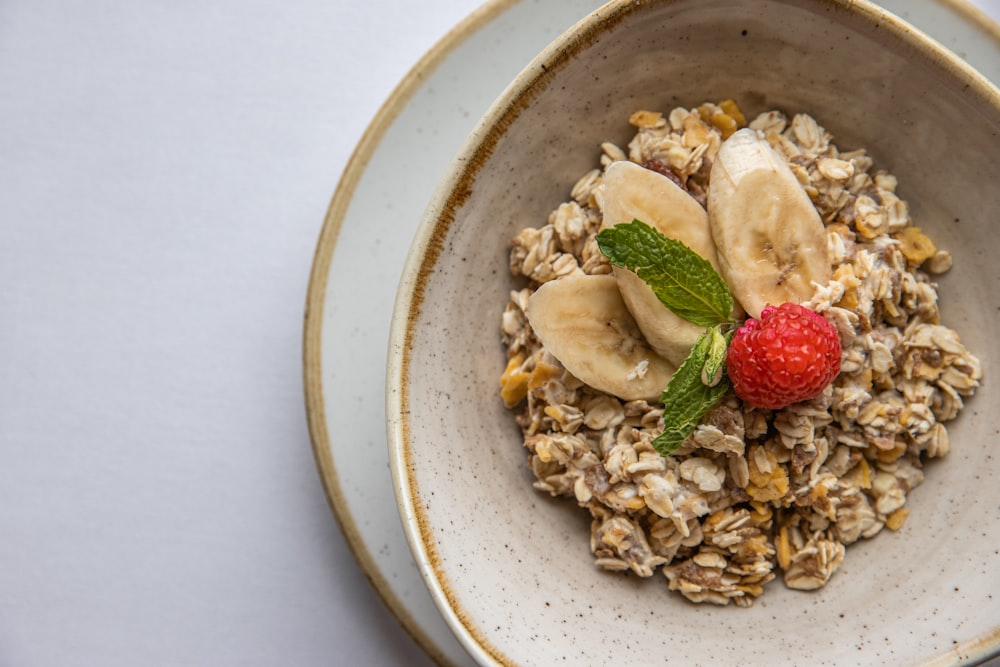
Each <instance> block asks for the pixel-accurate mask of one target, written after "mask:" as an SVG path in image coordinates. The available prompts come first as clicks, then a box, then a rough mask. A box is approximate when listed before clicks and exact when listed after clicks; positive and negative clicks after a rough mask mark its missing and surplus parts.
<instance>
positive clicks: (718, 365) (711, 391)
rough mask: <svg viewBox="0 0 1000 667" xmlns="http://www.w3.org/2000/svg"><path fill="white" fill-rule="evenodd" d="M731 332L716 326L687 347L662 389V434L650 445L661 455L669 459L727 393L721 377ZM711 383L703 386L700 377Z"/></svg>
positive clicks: (724, 382)
mask: <svg viewBox="0 0 1000 667" xmlns="http://www.w3.org/2000/svg"><path fill="white" fill-rule="evenodd" d="M731 337H732V331H730V332H728V333H723V332H722V326H721V325H717V326H714V327H712V328H711V329H708V330H707V331H705V332H704V333H703V334H701V336H699V337H698V341H697V342H696V343H695V344H694V347H693V348H691V354H689V355H688V357H687V359H685V360H684V363H683V364H681V366H680V368H678V369H677V372H675V373H674V375H673V377H672V378H670V382H669V383H668V384H667V388H666V389H664V390H663V395H662V397H661V400H662V401H663V432H662V433H660V435H658V436H656V438H655V439H654V440H653V446H654V447H655V448H656V451H658V452H659V453H660V454H661V455H663V456H670V455H671V454H673V453H674V452H675V451H677V448H678V447H680V446H681V443H682V442H684V441H685V440H686V439H687V437H688V436H689V435H691V434H692V433H693V432H694V429H695V427H697V426H698V424H699V423H701V418H702V417H703V416H704V415H705V413H706V412H708V411H709V410H710V409H711V408H712V406H713V405H715V404H716V403H718V402H719V399H721V398H722V397H723V396H724V395H725V393H726V392H727V391H729V387H730V384H729V378H728V377H726V375H725V359H726V348H727V347H728V345H729V339H730V338H731ZM706 376H707V378H709V379H710V380H715V384H714V385H711V386H710V385H709V384H706V383H705V382H704V381H703V377H706Z"/></svg>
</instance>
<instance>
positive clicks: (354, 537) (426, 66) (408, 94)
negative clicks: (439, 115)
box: [303, 0, 1000, 667]
mask: <svg viewBox="0 0 1000 667" xmlns="http://www.w3.org/2000/svg"><path fill="white" fill-rule="evenodd" d="M936 1H937V2H938V3H940V4H942V5H945V6H948V7H949V8H950V9H951V10H952V11H953V12H955V13H956V14H958V15H960V16H962V18H963V19H964V20H965V21H967V22H969V23H971V24H973V25H975V26H976V27H977V28H979V29H981V30H982V31H984V32H985V33H986V34H987V35H988V36H989V37H990V38H991V39H993V40H994V41H996V42H997V43H998V45H1000V25H998V24H997V23H996V22H994V21H993V20H991V19H990V17H989V16H987V15H986V14H985V13H984V12H983V11H982V10H980V9H979V8H977V7H975V6H973V5H971V4H969V2H967V0H936ZM517 2H519V0H487V2H485V3H484V4H483V6H481V7H480V8H479V9H477V10H475V11H474V12H473V13H471V14H470V15H469V16H467V17H466V18H465V19H464V20H462V21H461V22H460V23H458V24H457V25H456V26H455V27H454V28H452V29H451V30H450V31H449V32H448V33H446V34H445V35H444V36H443V37H442V38H441V39H440V40H439V41H438V42H437V43H436V44H435V45H434V46H433V47H431V49H430V50H429V51H428V52H427V53H426V54H425V55H424V56H423V57H422V58H421V59H420V60H419V61H418V62H417V63H416V64H415V65H414V66H413V67H412V68H411V69H410V71H409V72H408V73H407V74H406V75H405V76H404V78H403V79H402V80H401V81H400V82H399V83H398V84H397V86H396V88H395V89H393V91H392V92H391V93H390V95H389V97H388V98H387V99H386V100H385V102H384V103H383V104H382V106H381V107H380V108H379V110H378V112H377V113H376V115H375V116H374V117H373V119H372V121H371V122H370V123H369V125H368V127H367V128H366V129H365V132H364V133H363V135H362V137H361V139H360V140H359V142H358V144H357V146H356V147H355V149H354V151H353V153H352V154H351V157H350V159H349V160H348V163H347V165H346V166H345V168H344V171H343V172H342V174H341V177H340V180H339V181H338V183H337V186H336V189H335V190H334V193H333V196H332V198H331V201H330V205H329V207H328V209H327V213H326V216H325V218H324V221H323V225H322V228H321V230H320V234H319V238H318V240H317V244H316V250H315V253H314V257H313V265H312V270H311V272H310V276H309V284H308V290H307V295H306V304H305V313H304V327H303V382H304V390H305V405H306V417H307V421H308V427H309V433H310V439H311V443H312V450H313V456H314V458H315V461H316V466H317V470H318V472H319V476H320V481H321V482H322V485H323V489H324V492H325V494H326V497H327V501H328V504H329V506H330V509H331V511H332V512H333V514H334V516H335V517H336V519H337V522H338V525H339V526H340V530H341V532H342V534H343V536H344V538H345V540H346V541H347V544H348V547H349V548H350V549H351V551H352V553H353V554H354V557H355V559H356V560H357V562H358V564H359V565H360V567H361V569H362V571H363V572H364V574H365V576H366V578H367V579H368V581H369V583H370V584H371V585H372V587H373V588H374V589H375V592H376V593H377V594H378V595H379V597H380V598H381V600H382V602H383V603H384V604H385V606H386V607H387V608H388V609H389V611H390V612H391V613H392V614H393V615H394V616H395V617H396V618H397V619H398V620H399V622H400V624H401V625H402V626H403V628H404V630H405V631H406V632H407V633H408V634H409V635H410V636H411V637H412V638H413V639H414V640H415V641H416V643H417V644H418V645H419V646H420V647H421V648H423V649H424V650H425V651H426V652H427V654H428V655H429V656H430V658H431V659H432V660H433V661H434V662H436V663H437V664H438V665H441V666H442V667H450V666H451V665H452V663H451V661H450V660H448V659H447V657H446V656H445V655H444V653H443V652H442V651H441V650H440V648H439V647H438V646H436V645H435V644H434V642H433V640H432V638H431V637H429V636H428V635H427V633H426V632H424V631H423V629H422V628H421V627H420V624H419V623H418V622H417V620H416V619H415V618H414V617H413V615H412V614H411V613H410V612H409V610H407V608H406V606H405V605H404V604H403V602H402V600H400V599H399V597H398V596H396V595H395V593H394V592H393V591H392V588H391V587H390V586H389V584H388V582H387V580H386V577H385V575H384V574H383V573H382V572H380V571H379V568H378V564H377V563H376V562H375V560H374V558H373V557H372V555H371V552H370V551H369V550H368V548H367V547H366V546H365V544H364V541H363V540H362V538H361V534H360V531H359V530H358V527H357V524H356V523H355V518H354V517H353V516H352V515H351V514H350V513H349V511H348V509H347V504H346V502H345V496H344V493H343V490H342V488H341V485H340V477H339V475H338V472H337V468H336V462H335V461H334V460H333V457H332V455H331V452H330V431H329V429H328V428H327V423H326V418H325V411H324V399H323V396H324V394H323V382H322V365H321V362H322V359H321V342H322V336H323V329H322V321H323V310H324V303H325V298H326V289H327V285H328V281H329V274H330V268H331V265H332V261H333V255H334V250H335V248H336V244H337V239H338V237H339V234H340V229H341V226H342V224H343V221H344V218H345V216H346V213H347V209H348V207H349V205H350V202H351V200H352V199H353V197H354V193H355V188H356V187H357V185H358V183H359V181H360V180H361V177H362V176H363V174H364V173H365V170H366V169H367V167H368V163H369V161H370V160H371V158H372V155H373V154H374V152H375V150H376V149H377V148H378V146H379V145H380V143H381V142H382V140H383V138H384V137H385V134H386V133H387V132H388V130H389V128H391V127H392V125H393V123H394V122H395V120H396V118H397V117H398V116H399V114H400V113H401V112H402V110H403V108H404V107H405V106H406V104H407V103H408V102H409V100H410V99H411V98H412V97H413V96H414V95H415V94H416V92H417V91H418V90H419V89H420V87H421V85H422V84H423V83H424V81H425V80H426V77H427V76H429V75H430V74H431V73H432V72H433V71H434V70H435V69H436V68H437V66H438V65H439V64H440V63H441V62H442V61H443V60H444V59H445V58H446V57H447V56H448V55H449V54H450V53H451V52H452V51H454V50H455V49H456V48H457V47H458V46H460V45H461V44H462V43H463V42H464V41H465V40H466V39H468V38H469V37H471V36H472V35H473V34H475V33H476V32H477V31H478V30H480V29H481V28H483V27H484V26H486V25H488V24H489V23H490V22H491V21H493V20H494V19H495V18H496V17H497V16H499V15H500V14H502V13H503V12H504V11H506V10H508V9H509V8H510V7H511V6H513V5H514V4H517ZM428 268H429V267H428ZM418 311H419V308H417V310H416V311H415V312H414V315H415V314H416V312H418ZM466 627H467V628H468V626H467V624H466ZM477 639H478V638H477ZM995 639H996V637H993V636H991V637H987V638H983V639H982V640H980V641H979V642H976V646H979V647H980V648H984V645H985V644H986V643H989V642H990V641H991V640H995ZM971 648H975V646H973V647H971ZM504 664H509V663H504Z"/></svg>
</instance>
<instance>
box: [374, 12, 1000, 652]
mask: <svg viewBox="0 0 1000 667" xmlns="http://www.w3.org/2000/svg"><path fill="white" fill-rule="evenodd" d="M725 98H735V99H736V100H737V101H738V102H739V103H740V105H741V106H742V107H743V110H744V111H745V112H746V114H747V116H748V117H750V116H752V115H754V114H756V113H758V112H760V111H762V110H765V109H772V108H778V109H782V110H784V111H786V112H788V113H789V114H791V113H796V112H799V111H804V112H808V113H810V114H812V115H813V116H815V117H816V118H817V120H819V121H820V123H821V124H822V125H823V126H825V127H826V128H827V129H828V130H829V131H830V132H831V133H832V134H833V135H834V138H835V141H836V143H837V144H838V145H839V146H841V147H844V148H850V147H865V148H866V149H867V150H868V152H869V154H870V155H871V156H872V157H873V158H874V160H875V161H876V163H877V164H878V166H880V167H882V168H885V169H888V170H889V171H890V172H892V173H894V174H895V175H896V176H897V177H898V179H899V183H900V196H901V197H903V198H904V199H906V200H907V201H908V202H909V204H910V212H911V215H912V217H913V218H914V220H916V221H918V224H919V225H920V226H921V227H922V228H923V229H924V230H925V231H927V232H928V233H929V234H930V235H931V236H932V237H933V238H934V239H935V240H936V241H937V243H938V245H939V246H941V247H944V248H947V249H948V250H950V251H951V253H952V255H953V257H954V266H953V268H952V269H951V270H950V271H949V272H948V273H947V274H945V275H944V276H942V277H941V278H940V289H941V302H942V309H943V313H944V318H945V319H946V321H947V323H948V324H949V325H950V326H952V327H954V328H955V329H957V330H958V331H960V332H961V335H962V338H963V342H965V343H966V345H967V346H968V347H969V348H970V349H971V350H973V351H974V352H975V353H976V354H977V355H978V356H979V358H980V359H981V360H982V363H983V369H984V377H985V383H984V386H983V387H982V388H981V389H980V391H979V393H978V395H977V396H976V397H975V398H974V399H973V400H972V401H971V402H970V405H969V406H968V409H967V410H966V412H965V413H963V414H962V415H961V416H960V418H959V419H958V420H957V421H956V422H953V423H952V424H951V425H950V427H949V434H950V436H951V437H950V440H951V452H950V453H949V454H948V455H947V457H946V458H945V460H944V461H942V462H941V463H940V464H935V465H934V466H932V469H929V470H928V471H927V472H928V474H927V479H926V482H925V483H924V484H923V485H922V486H921V487H919V488H917V489H916V490H915V491H914V492H913V493H912V494H911V496H910V497H909V499H908V507H909V508H910V510H911V513H910V518H909V520H908V521H907V522H906V524H905V525H904V526H903V527H902V529H901V530H899V531H898V532H894V533H893V532H889V531H883V532H882V533H881V534H879V535H878V536H877V537H875V538H874V539H871V540H862V541H860V542H858V543H856V544H854V545H852V546H850V547H849V548H848V550H847V556H846V560H845V563H844V565H843V566H842V567H841V569H840V570H839V571H838V572H837V574H836V575H835V576H834V577H833V578H832V579H831V580H830V582H829V583H828V584H827V586H825V587H824V588H822V589H820V590H818V591H815V592H809V593H803V592H798V591H791V590H788V589H786V588H785V587H784V586H783V585H782V583H781V582H780V580H778V581H775V582H772V583H771V584H768V588H767V591H766V592H765V594H764V595H763V596H762V597H761V598H759V599H758V600H757V602H756V603H755V604H754V605H753V606H752V607H749V608H739V607H736V606H733V605H730V606H726V607H716V606H712V605H695V604H692V603H689V602H687V601H686V600H684V599H683V598H681V597H680V596H679V595H677V594H676V593H673V592H670V591H668V588H667V583H666V580H665V579H664V578H663V577H662V576H660V575H659V574H657V575H656V576H654V577H652V578H650V579H640V578H638V577H635V576H625V575H621V574H612V573H608V572H605V571H603V570H601V569H600V568H598V567H596V566H595V565H594V562H593V557H592V555H591V553H590V549H589V517H588V515H587V513H586V511H585V510H582V509H580V508H578V507H577V506H576V504H575V503H574V502H572V501H571V500H565V499H553V498H551V497H549V496H548V494H545V493H542V492H539V491H536V490H534V489H533V488H532V481H533V475H532V474H531V472H530V471H529V470H528V468H527V464H526V452H525V450H524V448H523V447H522V444H521V435H520V432H519V429H518V427H517V426H516V425H515V423H514V421H513V418H512V414H511V413H510V412H509V411H508V410H507V409H505V407H504V405H503V403H502V402H501V400H500V399H499V397H498V389H499V385H498V377H499V375H500V373H501V372H502V370H503V367H504V363H505V356H504V351H503V348H502V345H501V342H500V337H499V326H500V314H501V312H502V310H503V308H504V305H505V304H506V301H507V298H508V295H509V292H510V290H511V289H512V288H513V287H514V286H515V281H514V280H513V278H511V277H510V274H509V271H508V269H507V261H508V253H509V241H510V239H511V237H512V236H513V235H514V233H515V232H516V231H517V230H518V229H520V228H521V227H524V226H528V225H531V226H540V225H542V224H544V222H545V219H546V216H547V215H548V213H549V212H550V211H551V210H552V209H553V208H554V207H555V206H557V205H558V204H559V203H560V202H562V201H565V200H566V199H567V198H568V196H569V192H570V188H571V187H572V186H573V184H574V183H575V182H576V180H577V179H578V178H579V177H580V176H582V175H583V174H584V173H586V172H587V171H588V170H589V169H591V168H593V167H594V166H595V162H596V160H597V158H598V156H599V148H598V146H599V144H600V143H601V142H602V141H613V142H616V143H617V144H618V145H621V146H624V145H626V144H627V142H628V139H629V138H630V137H631V134H632V133H633V132H634V129H633V128H631V127H630V126H629V125H628V123H627V120H628V118H629V116H630V114H631V113H632V112H633V111H634V110H636V109H655V110H662V111H669V110H670V109H672V108H674V107H675V106H687V107H690V106H693V105H697V104H699V103H700V102H703V101H707V100H720V99H725ZM998 155H1000V94H998V91H997V89H996V88H995V87H993V86H992V85H990V84H989V83H988V82H987V81H986V80H985V79H984V78H982V77H980V76H979V75H978V74H976V73H975V72H974V71H972V70H971V69H969V68H967V67H966V66H965V65H964V64H963V63H962V62H961V61H959V60H958V59H956V58H955V57H953V56H952V55H950V54H949V53H948V52H946V51H944V50H943V49H941V48H940V47H939V46H937V45H936V44H935V43H933V42H931V41H930V40H929V39H927V38H926V37H924V36H923V35H922V34H920V33H918V32H917V31H915V30H914V29H912V28H911V27H909V26H908V25H906V24H904V23H903V22H901V21H900V20H898V19H896V18H895V17H893V16H892V15H890V14H888V13H886V12H884V11H882V10H880V9H878V8H876V7H874V6H873V5H870V4H867V3H864V2H857V1H850V2H849V1H846V0H845V1H835V0H674V1H668V0H645V1H638V0H621V1H616V2H611V3H610V4H608V5H606V6H605V7H603V8H602V9H600V10H599V11H597V12H595V13H593V14H592V15H590V16H588V17H585V18H583V19H582V20H581V22H580V23H578V24H577V25H576V26H575V27H574V28H572V29H571V30H570V31H568V32H567V33H566V34H564V35H562V36H561V37H559V38H558V39H557V40H556V41H555V42H554V43H553V44H552V45H551V46H550V47H549V48H548V49H547V50H546V51H544V52H543V53H542V54H540V55H539V56H538V58H537V59H535V60H534V61H533V62H532V63H531V65H530V66H529V67H527V69H525V70H524V71H523V73H522V74H521V75H520V76H519V77H518V78H517V79H516V80H515V81H514V82H513V83H512V84H511V86H510V87H509V88H508V89H507V90H506V91H505V92H504V93H503V95H502V96H501V97H500V98H499V99H498V101H497V102H496V103H495V105H494V106H493V107H492V108H491V110H490V111H489V112H488V113H487V115H486V116H485V117H484V119H483V120H482V122H481V123H480V124H479V125H478V127H477V129H476V130H475V131H474V133H473V134H472V135H471V136H470V138H469V139H468V141H467V143H466V144H465V146H464V148H463V150H462V151H461V153H460V155H459V156H458V157H457V159H456V161H455V164H454V169H453V170H452V171H451V173H450V174H449V175H448V176H447V178H446V179H445V181H444V182H443V183H442V184H441V186H440V189H439V191H438V192H437V194H436V196H435V199H434V202H433V204H432V205H431V206H430V208H429V210H428V211H427V213H426V217H425V219H424V221H423V223H422V226H421V228H420V230H419V232H418V234H417V238H416V240H415V243H414V246H413V249H412V251H411V254H410V256H409V258H408V261H407V264H406V266H405V268H404V272H403V279H402V283H401V285H400V290H399V294H398V298H397V302H396V307H395V311H394V317H393V324H392V332H391V343H390V348H391V349H390V355H389V356H390V359H389V368H388V383H387V384H388V387H389V389H388V395H387V408H388V418H389V425H388V434H389V446H390V461H391V465H392V467H393V475H394V481H395V483H396V485H397V497H398V501H399V506H400V512H401V516H402V521H403V523H404V526H405V530H406V533H407V537H408V540H409V541H410V544H411V547H412V550H413V553H414V557H415V560H416V562H417V564H418V566H419V568H420V570H421V572H422V574H423V576H424V578H425V580H426V583H427V586H428V587H429V589H430V591H431V593H432V596H433V597H434V598H435V601H436V602H437V604H438V606H439V608H440V610H441V612H442V614H443V615H444V617H445V618H446V620H447V621H448V623H449V624H450V626H451V627H452V629H453V630H454V632H455V634H456V635H457V636H458V638H459V639H460V640H461V641H462V642H463V644H464V645H465V647H466V648H467V649H468V651H469V653H470V654H471V655H472V656H473V658H474V659H475V660H476V661H477V662H478V663H480V664H482V665H559V664H567V665H586V664H612V663H614V664H623V665H641V664H663V663H670V664H679V665H699V664H700V665H707V664H730V665H736V664H739V665H771V666H773V665H781V664H800V665H801V664H809V665H827V664H830V665H833V664H837V665H841V664H843V665H855V664H893V665H904V664H906V665H910V664H921V665H937V664H951V663H960V662H967V661H974V660H976V659H980V658H983V657H984V656H988V655H991V654H994V653H997V652H1000V621H998V619H1000V484H998V483H997V480H998V479H1000V455H998V454H997V453H996V452H995V451H994V448H995V444H994V443H995V442H996V440H997V434H998V433H1000V417H998V415H997V413H996V411H995V410H994V409H993V407H994V406H995V403H996V397H995V396H993V382H994V381H993V378H995V377H998V376H1000V366H998V364H997V361H996V354H995V351H996V343H995V332H996V331H998V330H1000V270H998V269H997V268H996V267H997V257H998V256H1000V234H997V231H996V228H995V224H994V223H995V221H996V220H997V212H998V211H1000V187H998V186H997V184H998V183H1000V158H998Z"/></svg>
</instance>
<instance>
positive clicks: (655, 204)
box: [603, 161, 719, 366]
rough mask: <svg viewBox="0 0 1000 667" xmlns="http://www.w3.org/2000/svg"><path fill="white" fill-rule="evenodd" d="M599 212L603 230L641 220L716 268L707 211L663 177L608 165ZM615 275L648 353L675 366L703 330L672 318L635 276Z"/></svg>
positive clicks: (628, 165)
mask: <svg viewBox="0 0 1000 667" xmlns="http://www.w3.org/2000/svg"><path fill="white" fill-rule="evenodd" d="M603 212H604V226H605V227H611V226H614V225H618V224H622V223H627V222H632V220H636V219H638V220H642V221H643V222H645V223H646V224H647V225H650V226H651V227H654V228H655V229H657V230H659V231H660V232H661V233H662V234H663V235H664V236H667V237H669V238H672V239H676V240H678V241H680V242H681V243H683V244H684V245H686V246H688V247H689V248H691V249H692V250H694V251H695V252H696V253H698V254H699V255H701V256H702V257H704V258H705V259H707V260H708V261H709V262H711V263H712V266H714V267H715V268H716V269H718V268H719V262H718V258H717V256H716V252H715V244H714V243H713V242H712V233H711V229H710V228H709V225H708V214H707V213H705V209H703V208H702V207H701V205H700V204H699V203H698V202H697V201H695V199H694V198H693V197H692V196H691V195H689V194H688V193H687V192H685V191H684V190H682V189H681V188H680V187H678V186H677V184H675V183H674V182H673V181H671V180H670V179H669V178H667V177H666V176H664V175H662V174H658V173H656V172H655V171H652V170H649V169H646V168H644V167H641V166H639V165H638V164H636V163H634V162H626V161H621V162H614V163H612V164H611V165H609V166H608V168H607V170H606V171H605V173H604V203H603ZM614 272H615V277H616V278H617V279H618V288H619V289H620V290H621V293H622V298H624V299H625V303H626V305H627V306H628V309H629V311H630V312H631V313H632V316H633V317H634V318H635V320H636V322H637V323H638V324H639V329H641V330H642V333H643V335H644V336H645V337H646V340H647V341H648V342H649V345H650V347H652V348H653V349H654V350H656V352H658V353H659V354H660V355H662V356H664V357H666V358H667V359H668V360H670V361H671V362H672V363H674V364H675V365H678V366H679V365H680V364H681V363H683V361H684V359H685V358H687V356H688V354H689V353H690V352H691V348H692V347H693V346H694V344H695V342H696V341H697V340H698V336H699V335H701V333H702V332H703V331H704V330H705V327H699V326H697V325H694V324H692V323H691V322H688V321H687V320H685V319H684V318H683V317H679V316H677V315H675V314H674V313H673V312H672V311H671V310H670V309H668V308H667V307H666V306H664V305H663V303H662V302H661V301H660V300H659V299H658V298H657V297H656V294H654V293H653V290H652V289H651V288H650V287H649V285H647V284H646V283H645V282H644V281H643V280H642V279H641V278H639V277H638V276H637V275H635V274H634V273H633V272H631V271H629V270H627V269H619V268H616V269H615V270H614Z"/></svg>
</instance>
